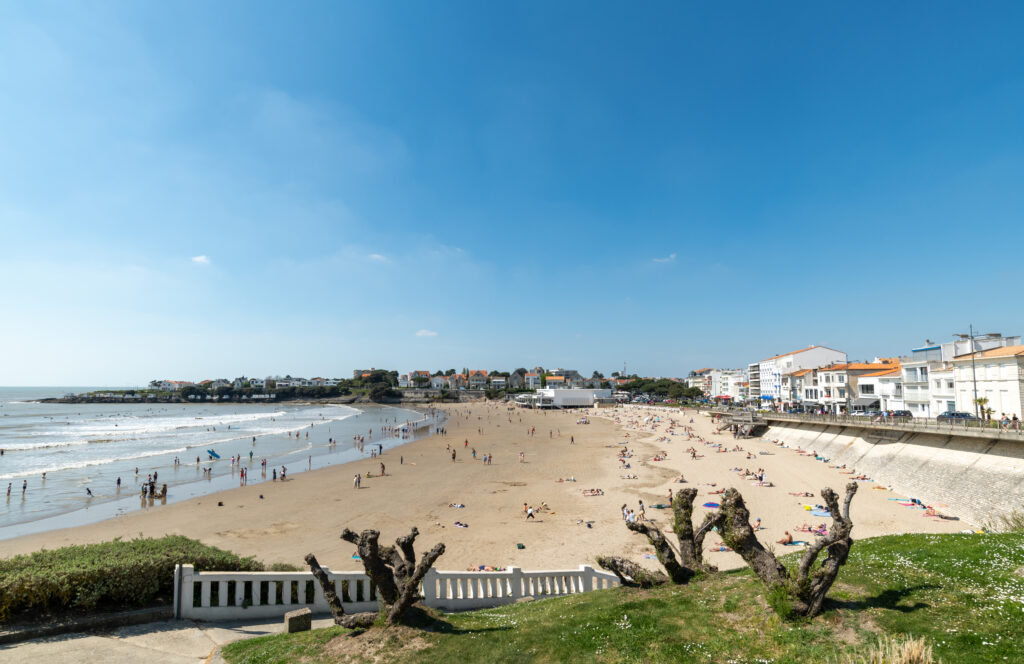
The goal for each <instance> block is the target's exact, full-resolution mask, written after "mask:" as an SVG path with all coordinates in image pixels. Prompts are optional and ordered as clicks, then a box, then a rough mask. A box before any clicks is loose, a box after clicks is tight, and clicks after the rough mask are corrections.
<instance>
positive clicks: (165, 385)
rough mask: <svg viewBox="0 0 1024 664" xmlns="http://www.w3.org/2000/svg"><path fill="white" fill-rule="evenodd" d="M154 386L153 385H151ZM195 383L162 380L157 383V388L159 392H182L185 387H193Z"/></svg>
mask: <svg viewBox="0 0 1024 664" xmlns="http://www.w3.org/2000/svg"><path fill="white" fill-rule="evenodd" d="M150 384H151V385H152V383H150ZM192 386H195V383H193V382H192V381H189V380H161V381H156V388H157V389H159V390H168V391H172V392H173V391H174V390H180V389H181V388H183V387H192Z"/></svg>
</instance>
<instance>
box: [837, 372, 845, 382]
mask: <svg viewBox="0 0 1024 664" xmlns="http://www.w3.org/2000/svg"><path fill="white" fill-rule="evenodd" d="M836 381H838V382H840V383H845V382H846V376H845V375H844V374H839V375H838V376H836Z"/></svg>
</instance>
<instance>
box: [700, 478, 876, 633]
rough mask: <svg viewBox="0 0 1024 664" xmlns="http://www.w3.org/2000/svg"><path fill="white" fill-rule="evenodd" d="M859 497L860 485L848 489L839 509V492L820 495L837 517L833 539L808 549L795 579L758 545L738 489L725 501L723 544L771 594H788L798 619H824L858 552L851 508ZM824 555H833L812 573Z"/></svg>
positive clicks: (728, 493) (826, 491) (727, 494)
mask: <svg viewBox="0 0 1024 664" xmlns="http://www.w3.org/2000/svg"><path fill="white" fill-rule="evenodd" d="M856 493H857V483H856V482H850V483H849V484H847V485H846V497H845V499H844V500H843V506H842V509H840V507H839V497H838V496H837V495H836V493H835V491H833V490H832V489H830V488H824V489H822V490H821V497H822V498H823V499H824V500H825V504H826V505H827V506H828V509H829V513H830V514H831V515H832V528H831V529H830V530H829V533H828V535H826V536H824V537H822V538H820V539H818V540H816V541H815V542H814V543H813V544H811V546H810V547H808V548H807V550H806V551H805V552H804V555H803V556H802V557H801V559H800V564H799V566H798V567H797V572H796V575H795V576H794V575H791V574H790V573H789V571H788V570H787V569H786V567H785V566H784V565H783V564H782V563H780V562H779V561H778V559H777V558H776V557H775V555H774V554H773V553H772V552H771V551H768V550H767V549H765V548H764V547H763V546H762V545H761V543H760V542H759V541H758V540H757V537H756V536H755V535H754V529H753V528H751V526H750V512H749V511H747V507H746V505H745V504H744V503H743V496H741V495H740V493H739V491H737V490H736V489H729V490H728V491H726V492H725V495H724V496H723V497H722V507H721V513H720V515H719V521H720V522H721V523H720V526H719V531H720V533H721V535H722V540H724V541H725V543H726V544H727V545H729V546H730V547H731V548H732V549H733V551H735V552H736V553H738V554H740V556H742V557H743V560H745V561H746V562H747V564H748V565H750V567H751V568H752V569H753V570H754V573H755V574H757V576H758V578H760V579H761V581H762V582H763V583H764V584H765V586H767V587H768V588H769V589H775V588H783V589H785V591H786V593H787V594H788V595H789V598H790V601H791V609H792V612H793V613H795V614H797V615H800V616H805V617H812V616H816V615H818V614H819V613H821V607H822V604H823V603H824V601H825V595H826V593H828V591H829V588H831V587H832V584H833V583H834V582H835V580H836V576H837V575H838V574H839V568H840V567H841V566H842V565H843V564H845V563H846V559H847V557H848V556H849V555H850V547H851V546H853V539H852V538H851V537H850V532H851V531H852V530H853V522H852V521H851V520H850V502H851V501H852V500H853V496H854V494H856ZM822 549H828V557H827V558H826V559H825V561H824V562H823V563H822V564H821V566H820V567H819V568H818V569H817V570H814V571H813V572H812V570H813V568H814V564H815V562H816V561H817V559H818V555H819V554H820V553H821V551H822Z"/></svg>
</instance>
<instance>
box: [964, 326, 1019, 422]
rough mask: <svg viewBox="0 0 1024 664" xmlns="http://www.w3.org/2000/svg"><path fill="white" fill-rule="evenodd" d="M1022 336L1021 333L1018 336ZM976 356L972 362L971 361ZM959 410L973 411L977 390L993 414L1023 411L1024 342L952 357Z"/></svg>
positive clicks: (1012, 413) (994, 417) (993, 415)
mask: <svg viewBox="0 0 1024 664" xmlns="http://www.w3.org/2000/svg"><path fill="white" fill-rule="evenodd" d="M1018 338H1019V337H1018ZM972 360H973V362H972ZM953 372H954V384H955V388H956V410H959V411H963V412H967V413H974V412H975V403H974V400H975V396H974V395H975V394H977V395H978V396H977V398H978V399H987V400H988V401H987V402H986V403H985V404H984V407H985V408H991V409H992V418H993V419H996V418H999V417H1001V416H1002V415H1003V414H1004V413H1005V414H1006V415H1007V416H1009V417H1013V416H1014V415H1016V416H1017V417H1020V416H1021V414H1022V413H1024V401H1022V399H1021V396H1022V390H1021V383H1022V382H1024V346H1022V345H1015V346H1004V347H1002V348H992V349H989V350H984V351H978V352H976V353H974V354H973V356H972V354H970V353H968V354H967V355H960V356H958V357H955V358H953Z"/></svg>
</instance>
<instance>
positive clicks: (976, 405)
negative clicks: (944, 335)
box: [953, 323, 1002, 420]
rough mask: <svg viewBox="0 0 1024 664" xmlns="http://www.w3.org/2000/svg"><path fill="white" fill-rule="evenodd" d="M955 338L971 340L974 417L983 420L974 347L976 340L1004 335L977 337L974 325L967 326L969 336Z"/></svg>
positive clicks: (993, 334)
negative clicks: (979, 401)
mask: <svg viewBox="0 0 1024 664" xmlns="http://www.w3.org/2000/svg"><path fill="white" fill-rule="evenodd" d="M953 336H954V337H960V338H961V339H970V340H971V382H972V383H973V384H974V416H975V417H977V418H978V419H979V420H980V419H981V404H979V403H978V367H977V365H976V364H975V362H974V359H975V356H976V355H977V353H976V349H975V347H974V340H975V339H982V340H984V339H997V338H999V337H1001V336H1002V335H1001V334H999V333H998V332H989V333H987V334H981V335H975V334H974V324H973V323H972V324H970V325H968V326H967V334H954V335H953Z"/></svg>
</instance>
